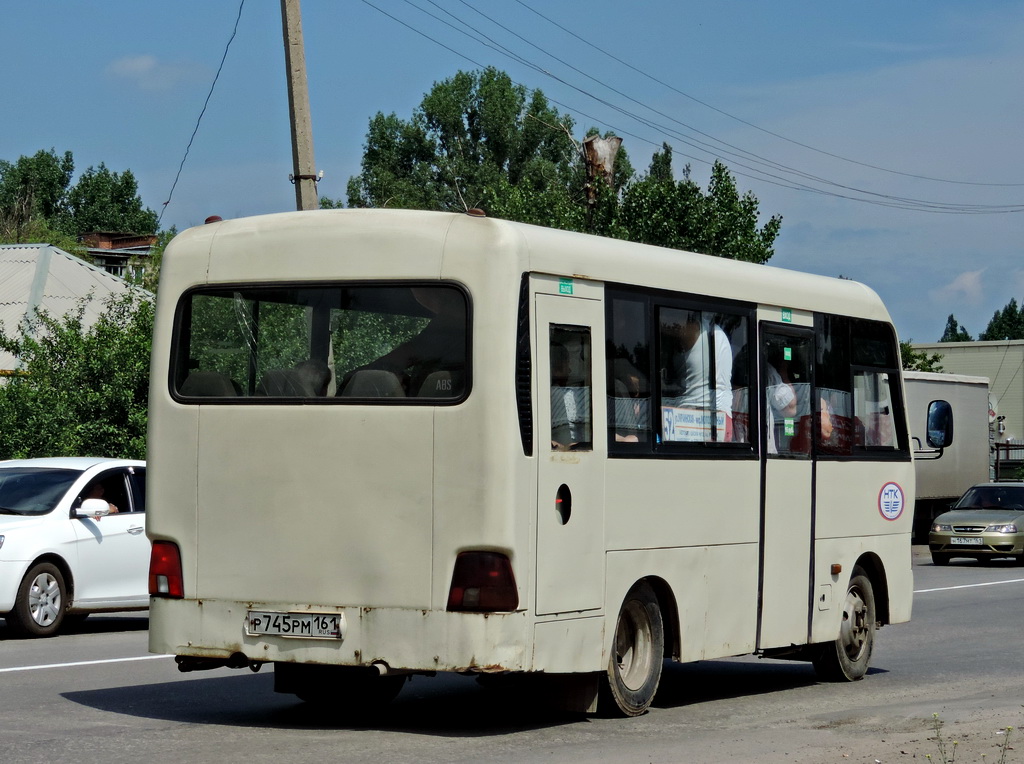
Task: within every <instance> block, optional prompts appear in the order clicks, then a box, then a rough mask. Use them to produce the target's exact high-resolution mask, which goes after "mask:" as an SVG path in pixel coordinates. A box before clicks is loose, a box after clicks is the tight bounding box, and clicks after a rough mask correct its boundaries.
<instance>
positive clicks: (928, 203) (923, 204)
mask: <svg viewBox="0 0 1024 764" xmlns="http://www.w3.org/2000/svg"><path fill="white" fill-rule="evenodd" d="M518 1H519V0H517V2H518ZM363 2H364V4H366V5H368V6H369V7H371V8H373V9H374V10H376V11H378V12H379V13H381V14H383V15H384V16H387V17H388V18H390V19H391V20H392V21H395V22H396V23H398V24H401V25H402V26H404V27H406V28H407V29H409V30H410V31H413V32H415V33H416V34H418V35H420V36H421V37H424V38H425V39H427V40H429V41H430V42H432V43H434V44H436V45H439V46H440V47H442V48H444V49H445V50H448V51H449V52H451V53H454V54H455V55H457V56H459V57H460V58H463V59H465V60H467V61H469V62H470V63H472V64H474V65H475V66H477V67H481V68H483V67H484V65H483V64H482V63H480V62H479V61H476V60H475V59H473V58H472V57H470V56H468V55H467V54H465V53H463V52H461V51H459V50H456V49H455V48H453V47H451V46H450V45H448V44H446V43H444V42H442V41H440V40H438V39H436V38H434V37H432V36H430V35H429V34H427V33H426V32H424V31H422V30H421V29H419V28H417V27H415V26H413V25H411V24H409V23H407V22H406V21H404V20H402V19H400V18H398V17H397V16H395V15H393V14H391V13H388V12H386V11H384V10H383V9H381V8H379V7H378V6H376V5H374V4H373V3H371V2H369V1H368V0H363ZM405 2H406V4H407V5H409V6H411V7H412V8H414V9H416V10H417V11H419V12H420V13H423V14H425V15H427V16H428V17H430V18H432V19H434V20H435V21H437V22H439V23H441V24H443V25H445V26H447V27H449V28H450V29H452V30H454V31H456V32H458V33H459V34H462V35H464V36H466V37H468V38H469V39H471V40H473V41H474V42H476V43H477V44H480V45H483V46H485V47H487V48H490V49H491V50H494V51H495V52H497V53H499V54H501V55H503V56H506V57H508V58H510V59H511V60H513V61H515V62H516V63H518V64H520V65H522V66H525V67H528V68H530V69H532V70H533V71H536V72H538V73H539V74H541V75H543V76H545V77H549V78H551V79H554V80H555V81H557V82H559V83H561V84H563V85H565V86H566V87H568V88H570V89H572V90H574V91H575V92H577V93H579V94H581V95H583V96H585V97H587V98H590V99H592V100H594V101H597V102H598V103H600V104H601V105H603V106H605V107H607V108H609V109H611V110H613V111H615V112H617V113H619V114H621V115H623V116H625V117H627V118H628V119H631V120H634V121H636V122H638V123H640V124H641V125H643V126H645V127H647V128H649V129H653V130H656V131H658V132H660V133H663V134H667V135H669V136H672V137H673V138H675V139H676V140H677V141H678V142H680V143H682V144H684V145H687V146H689V147H690V148H692V149H695V150H697V151H707V152H709V153H712V154H713V155H716V156H729V157H732V158H733V159H731V160H730V161H731V163H732V167H730V169H731V170H733V168H734V167H740V168H742V169H744V170H747V171H748V173H742V172H739V171H735V170H734V172H735V174H736V175H741V176H742V175H747V177H752V178H755V179H758V180H761V181H762V182H766V183H770V184H773V185H778V186H781V187H784V188H789V189H792V190H798V191H805V192H810V193H817V194H822V195H826V196H832V197H836V198H841V199H847V200H851V201H859V202H863V203H868V204H876V205H879V206H884V207H894V208H898V209H906V210H913V211H919V212H933V213H944V214H998V213H1012V212H1022V211H1024V205H1021V204H1009V205H984V204H960V203H950V202H938V201H933V200H923V199H914V198H910V197H902V196H896V195H892V194H884V193H879V192H874V191H869V190H867V189H861V188H857V187H854V186H849V185H846V184H843V183H839V182H836V181H832V180H829V179H827V178H823V177H820V176H817V175H814V174H811V173H806V172H803V171H801V170H797V169H795V168H791V167H788V166H786V165H783V164H780V163H777V162H774V161H773V160H770V159H766V158H764V157H760V156H758V155H756V154H753V153H752V152H748V151H746V150H744V149H741V148H739V147H736V146H733V145H731V144H728V143H725V142H723V141H719V140H718V139H716V138H714V137H713V136H711V135H709V134H707V133H703V132H701V131H699V130H697V129H696V128H694V127H692V126H690V125H687V124H685V123H683V122H680V121H679V120H676V119H675V118H674V117H671V116H670V115H667V114H664V113H663V112H660V111H658V110H656V109H653V108H652V107H650V106H647V105H646V104H643V103H642V102H640V101H638V100H636V99H634V98H632V97H631V96H628V95H627V94H625V93H623V92H621V91H619V90H616V89H614V88H611V87H609V86H607V85H604V84H603V83H601V82H600V81H599V80H596V79H595V78H594V77H591V76H590V75H589V74H587V73H586V72H583V71H581V70H580V69H578V68H576V67H575V66H573V65H571V64H569V63H568V62H566V61H564V60H562V59H560V58H559V57H557V56H555V55H553V54H551V53H549V52H547V51H546V50H544V49H543V48H541V47H540V46H538V45H535V44H534V43H532V42H530V41H529V40H527V39H526V38H524V37H522V36H521V35H519V34H517V33H516V32H514V31H512V30H511V29H509V28H508V27H506V26H505V25H503V24H501V23H500V22H498V21H496V20H495V19H493V18H491V17H489V16H487V15H486V14H484V13H483V12H481V11H479V10H477V9H475V8H472V6H469V5H468V4H467V3H465V1H464V0H459V2H462V3H463V4H464V5H467V7H469V8H471V9H472V10H474V12H476V13H478V14H479V15H481V16H482V17H483V18H485V19H486V20H488V21H489V22H491V23H492V24H495V25H496V26H498V27H500V28H501V29H503V30H505V31H506V32H508V33H510V34H512V35H514V36H515V37H517V38H518V39H520V40H522V41H523V42H525V43H527V44H528V45H531V46H532V47H534V48H536V49H537V50H539V51H540V52H542V53H544V54H545V55H547V56H549V57H550V58H552V59H554V60H555V61H558V62H559V63H561V64H562V65H564V66H567V67H569V68H570V69H572V70H574V71H575V72H577V73H579V74H581V75H583V76H585V77H587V78H588V79H590V80H593V81H594V82H597V83H598V84H600V85H602V86H603V87H606V88H607V89H609V90H611V91H612V92H613V93H615V94H616V95H617V96H619V97H620V98H625V99H627V100H629V101H631V102H632V103H634V104H636V105H638V106H640V107H641V108H644V109H646V110H648V111H650V112H652V113H654V114H657V115H659V116H661V117H663V118H665V119H667V120H669V121H672V122H675V123H676V124H678V125H680V126H681V127H683V128H685V129H687V130H690V131H691V132H695V133H697V134H698V135H702V136H704V137H705V138H707V139H709V140H711V141H714V142H715V143H718V144H720V146H713V145H710V144H708V143H706V142H704V141H702V140H700V139H697V138H693V137H692V136H688V135H684V134H682V133H680V132H679V131H678V130H676V129H675V128H671V127H668V126H667V125H665V124H662V123H659V122H657V121H654V120H652V119H649V118H646V117H644V116H642V115H640V114H638V113H636V112H635V111H632V110H630V109H627V108H624V107H622V106H620V105H618V104H615V103H613V102H611V101H609V100H608V99H605V98H602V97H600V96H598V95H596V94H594V93H592V92H589V91H588V90H585V89H583V88H581V87H579V86H577V85H574V84H573V83H571V82H569V81H567V80H566V79H564V78H563V77H560V76H558V75H556V74H555V73H553V72H551V71H549V70H548V69H546V68H544V67H542V66H540V65H539V64H536V63H534V62H533V61H530V60H529V59H527V58H526V57H524V56H522V55H520V54H518V53H516V52H515V51H513V50H511V49H510V48H508V47H506V46H504V45H502V44H501V43H499V42H498V41H496V40H495V39H494V38H492V37H490V36H488V35H486V34H484V33H483V32H482V31H480V30H479V29H476V28H474V27H471V26H470V25H469V24H467V23H466V22H465V21H463V20H462V19H460V18H458V17H457V16H455V15H454V14H452V13H451V12H449V11H447V10H445V9H444V8H442V7H441V6H439V5H438V4H437V3H436V2H434V1H433V0H426V2H428V3H430V4H431V5H433V6H434V7H435V8H437V9H438V10H440V11H441V12H442V13H444V14H445V15H447V16H449V17H450V18H452V19H454V20H455V22H457V23H458V24H460V25H462V27H465V28H460V27H459V26H456V25H455V24H453V23H451V22H449V21H446V20H445V19H442V18H440V17H439V16H437V15H436V14H434V13H431V12H430V11H429V10H427V9H425V8H422V7H420V6H418V5H416V4H415V3H413V2H411V0H405ZM520 4H521V5H523V6H524V7H526V8H527V9H528V10H531V11H533V9H532V8H530V7H529V6H527V5H525V3H520ZM534 12H536V11H534ZM538 15H540V16H541V17H542V18H545V20H548V21H549V22H550V23H555V25H556V26H559V25H557V23H556V22H551V21H550V20H549V19H547V18H546V17H544V16H543V15H542V14H539V13H538ZM559 28H560V29H563V31H566V32H568V33H569V34H571V35H572V36H573V37H576V38H577V39H580V40H581V41H583V42H586V41H585V40H583V38H581V37H579V35H576V34H575V33H573V32H570V31H568V30H564V28H563V27H561V26H559ZM586 44H588V45H591V44H590V43H589V42H586ZM592 47H596V46H592ZM609 55H610V54H609ZM612 58H613V59H614V60H616V61H620V60H619V59H617V58H615V57H614V56H612ZM620 63H623V64H624V65H626V66H629V67H630V68H631V69H634V70H636V71H638V72H640V70H638V69H636V68H635V67H632V66H631V65H629V64H626V63H625V62H621V61H620ZM640 73H641V74H643V72H640ZM645 76H648V77H649V75H645ZM652 79H655V78H652ZM655 81H657V82H659V83H660V84H663V85H665V86H666V87H670V88H671V86H670V85H667V83H661V81H660V80H656V79H655ZM516 84H517V85H519V86H520V87H525V86H523V85H520V84H519V83H516ZM672 89H673V90H675V89H674V88H672ZM678 92H680V93H681V94H682V95H684V96H685V95H686V94H685V93H682V92H681V91H678ZM688 97H689V96H688ZM548 100H549V101H550V102H552V103H555V104H557V105H559V106H561V107H562V108H564V109H567V110H568V111H570V112H574V113H577V114H580V115H582V116H585V117H587V118H589V119H595V120H596V121H597V122H599V123H601V124H604V125H605V126H606V127H609V128H611V129H612V130H614V131H615V132H616V133H617V134H619V135H629V136H631V137H634V138H637V139H638V140H641V141H644V142H645V143H650V144H652V145H654V146H657V147H659V148H660V147H661V144H662V143H665V141H661V142H658V141H655V140H652V139H650V138H645V137H642V136H638V135H636V134H634V133H631V132H629V131H625V130H622V129H621V128H618V127H616V126H615V125H612V124H610V123H608V121H607V120H604V119H596V118H595V117H592V116H590V115H587V114H586V113H585V112H582V111H581V110H579V109H577V108H575V107H572V106H568V105H566V104H564V103H562V102H560V101H557V100H555V99H553V98H550V97H549V98H548ZM705 105H706V104H705ZM708 108H714V107H710V106H708ZM723 113H724V112H723ZM726 116H731V115H728V114H726ZM736 119H738V118H736ZM740 121H743V120H740ZM751 126H752V127H755V128H756V127H757V126H756V125H751ZM759 129H760V128H759ZM764 132H770V131H764ZM779 137H781V136H779ZM786 140H788V139H786ZM791 142H793V141H791ZM794 143H796V142H794ZM721 146H724V147H727V148H726V149H725V150H723V149H722V148H721ZM808 148H811V147H808ZM730 149H731V150H730ZM819 153H825V154H827V153H828V152H820V151H819ZM680 154H681V156H684V157H686V158H688V159H691V160H693V161H696V162H700V163H703V164H709V165H710V164H711V162H710V161H707V160H706V159H702V158H699V157H695V156H691V155H687V154H685V153H682V152H680ZM837 158H840V159H844V158H843V157H838V156H837ZM846 161H854V160H846ZM748 163H753V164H755V165H761V167H754V166H751V164H748ZM855 163H856V162H855ZM859 164H864V163H859ZM766 168H767V169H766ZM876 169H884V168H876ZM892 172H894V173H895V174H902V175H910V174H909V173H899V172H897V171H892ZM778 173H783V175H780V174H778ZM784 174H789V175H793V176H795V177H796V178H798V179H802V180H794V179H793V178H789V177H785V175H784ZM918 177H923V176H918ZM932 180H941V179H932ZM803 181H807V182H803ZM943 182H953V181H943ZM809 183H817V184H821V185H824V186H827V187H831V188H834V189H838V191H830V190H827V189H822V188H817V187H815V186H813V185H809ZM965 183H966V182H965ZM966 184H967V185H989V184H974V183H966ZM992 185H997V184H992ZM999 185H1011V184H999ZM1021 185H1024V184H1021ZM858 195H859V196H858ZM865 197H866V198H865Z"/></svg>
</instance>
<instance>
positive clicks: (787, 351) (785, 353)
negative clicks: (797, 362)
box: [782, 348, 793, 361]
mask: <svg viewBox="0 0 1024 764" xmlns="http://www.w3.org/2000/svg"><path fill="white" fill-rule="evenodd" d="M782 360H783V361H792V360H793V348H782Z"/></svg>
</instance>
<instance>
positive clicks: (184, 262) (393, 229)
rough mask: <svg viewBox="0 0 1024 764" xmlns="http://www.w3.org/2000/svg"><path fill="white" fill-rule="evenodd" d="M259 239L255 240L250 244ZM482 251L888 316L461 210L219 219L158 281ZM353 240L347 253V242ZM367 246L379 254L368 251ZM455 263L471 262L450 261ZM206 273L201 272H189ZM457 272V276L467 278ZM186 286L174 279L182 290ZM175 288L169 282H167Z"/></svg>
mask: <svg viewBox="0 0 1024 764" xmlns="http://www.w3.org/2000/svg"><path fill="white" fill-rule="evenodd" d="M257 239H258V240H259V243H260V246H259V247H254V246H253V243H254V241H256V240H257ZM339 244H343V249H342V251H343V252H344V253H353V252H355V254H354V256H351V257H346V259H345V261H344V273H339V274H328V273H325V272H324V270H325V269H324V264H325V260H324V254H323V253H324V252H325V251H337V248H338V245H339ZM453 247H454V248H457V249H459V250H461V251H466V250H473V251H474V255H475V251H476V250H478V251H479V253H480V254H479V256H478V257H477V256H474V257H473V261H474V262H475V263H477V264H478V266H479V268H481V269H493V268H495V267H496V266H497V265H498V263H499V262H500V261H502V259H504V261H505V262H504V263H503V264H504V265H505V266H506V267H508V268H509V269H510V270H515V271H517V272H523V271H531V272H540V273H548V274H552V275H558V276H569V277H573V278H579V279H591V280H594V281H602V282H613V283H620V284H628V285H636V286H643V287H649V288H655V289H666V290H672V291H677V292H690V293H694V294H700V295H707V296H711V297H722V298H728V299H733V300H743V301H746V302H750V303H756V304H761V305H777V306H780V307H789V308H796V309H801V310H809V311H821V312H829V313H840V314H844V315H851V316H859V317H864V318H870V319H875V320H882V321H889V320H890V319H889V314H888V312H887V311H886V309H885V306H884V305H883V304H882V301H881V299H880V298H879V297H878V295H877V294H876V293H875V292H874V291H873V290H872V289H870V288H869V287H867V286H865V285H864V284H861V283H859V282H855V281H851V280H848V279H839V278H832V277H827V276H817V275H813V274H808V273H802V272H799V271H792V270H786V269H783V268H777V267H774V266H769V265H759V264H755V263H745V262H739V261H735V260H728V259H725V258H719V257H712V256H708V255H702V254H696V253H692V252H685V251H683V250H674V249H667V248H664V247H655V246H650V245H646V244H637V243H634V242H627V241H623V240H620V239H611V238H606V237H601V236H592V235H588V234H580V233H574V232H568V231H560V230H556V229H551V228H543V227H540V226H534V225H528V224H525V223H515V222H511V221H507V220H500V219H497V218H486V217H479V216H472V215H465V214H458V213H445V212H427V211H419V210H379V209H373V210H366V209H351V210H313V211H305V212H285V213H276V214H270V215H261V216H255V217H247V218H237V219H229V220H223V221H219V222H215V223H211V224H208V225H204V226H198V227H196V228H192V229H189V230H187V231H185V232H183V233H182V234H181V235H179V236H178V237H176V238H175V240H174V241H173V242H172V243H171V247H170V249H169V255H170V256H169V257H167V258H165V260H164V264H163V271H164V273H163V274H162V276H161V278H162V279H163V278H164V276H166V277H168V279H170V280H175V281H177V279H178V278H182V279H184V281H185V282H191V284H197V283H228V282H238V281H239V280H242V281H255V282H261V281H278V280H287V281H297V280H298V281H301V280H305V279H319V280H325V279H332V278H338V277H339V276H341V277H344V278H346V279H348V278H351V279H369V278H439V277H451V278H459V276H457V275H455V274H454V273H452V272H451V270H450V269H449V268H447V267H446V263H445V257H446V251H448V250H451V249H452V248H453ZM354 248H355V249H354ZM370 249H375V250H376V251H377V252H378V253H379V254H378V256H375V257H367V256H366V252H367V251H368V250H370ZM458 262H459V264H460V267H468V266H466V263H467V262H468V261H467V259H466V258H464V257H463V258H459V259H458ZM198 274H204V275H205V278H202V277H200V276H198ZM469 276H470V274H466V275H465V278H469ZM191 284H189V283H183V282H181V281H178V282H177V286H178V287H179V288H187V286H189V285H191ZM172 288H173V287H172Z"/></svg>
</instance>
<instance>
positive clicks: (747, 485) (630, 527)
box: [605, 458, 760, 583]
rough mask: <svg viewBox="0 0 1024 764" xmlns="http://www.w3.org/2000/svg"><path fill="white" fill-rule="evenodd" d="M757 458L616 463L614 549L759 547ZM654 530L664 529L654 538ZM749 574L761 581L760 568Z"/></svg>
mask: <svg viewBox="0 0 1024 764" xmlns="http://www.w3.org/2000/svg"><path fill="white" fill-rule="evenodd" d="M759 475H760V467H759V464H758V462H757V460H756V459H752V458H751V459H731V460H728V461H725V460H722V461H714V460H711V459H678V460H674V461H665V460H653V459H610V460H609V461H608V466H607V479H606V481H605V491H606V495H607V499H606V505H607V509H606V513H607V529H608V530H607V532H606V538H605V545H606V546H607V548H608V549H609V550H620V549H645V548H652V547H684V546H694V547H701V546H711V545H725V544H756V543H757V541H758V524H759V517H760V512H759V497H760V487H759ZM649 528H658V529H659V532H658V533H657V534H653V535H652V534H651V533H650V531H649V530H648V529H649ZM746 574H747V575H749V576H751V577H753V578H754V579H755V581H754V582H755V583H756V577H757V567H756V565H755V566H754V567H753V568H752V569H751V570H749V571H746Z"/></svg>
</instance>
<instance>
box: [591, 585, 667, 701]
mask: <svg viewBox="0 0 1024 764" xmlns="http://www.w3.org/2000/svg"><path fill="white" fill-rule="evenodd" d="M664 655H665V629H664V623H663V621H662V617H661V608H660V607H659V605H658V598H657V596H655V594H654V590H653V589H652V588H651V586H650V584H648V583H647V582H645V581H640V582H639V583H637V584H635V585H634V586H633V588H632V589H630V591H629V594H627V595H626V599H625V601H624V602H623V603H622V608H621V609H620V610H619V617H618V620H617V621H616V623H615V640H614V642H613V643H612V651H611V657H610V658H609V661H608V673H607V676H606V677H605V678H604V680H603V681H602V683H601V684H602V686H601V697H600V704H599V709H600V711H601V712H602V713H604V714H606V715H610V716H639V715H640V714H642V713H643V712H644V711H646V710H647V708H648V707H649V706H650V705H651V702H652V701H653V700H654V694H655V693H656V692H657V691H658V683H659V682H660V681H661V666H662V662H663V660H664Z"/></svg>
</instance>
